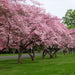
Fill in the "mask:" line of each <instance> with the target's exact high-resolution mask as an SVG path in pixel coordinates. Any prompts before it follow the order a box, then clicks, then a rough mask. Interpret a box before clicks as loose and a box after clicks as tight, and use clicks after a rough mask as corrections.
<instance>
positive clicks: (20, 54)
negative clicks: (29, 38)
mask: <svg viewBox="0 0 75 75" xmlns="http://www.w3.org/2000/svg"><path fill="white" fill-rule="evenodd" d="M21 56H22V50H21V49H20V50H19V52H18V64H21V63H22V61H21Z"/></svg>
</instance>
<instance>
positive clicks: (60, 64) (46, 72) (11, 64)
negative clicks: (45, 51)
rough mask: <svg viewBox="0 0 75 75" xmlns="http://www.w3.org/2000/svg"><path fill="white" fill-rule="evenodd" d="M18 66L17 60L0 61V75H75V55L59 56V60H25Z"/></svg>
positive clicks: (39, 57)
mask: <svg viewBox="0 0 75 75" xmlns="http://www.w3.org/2000/svg"><path fill="white" fill-rule="evenodd" d="M22 62H23V63H22V64H17V60H16V59H6V60H0V75H75V54H70V55H69V54H66V55H65V56H64V55H63V54H58V57H57V58H53V59H50V58H49V56H46V58H45V59H44V60H43V59H42V56H38V57H36V59H35V61H34V62H33V61H31V59H30V58H28V59H23V60H22Z"/></svg>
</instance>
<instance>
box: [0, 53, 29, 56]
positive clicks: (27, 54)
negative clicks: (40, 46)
mask: <svg viewBox="0 0 75 75" xmlns="http://www.w3.org/2000/svg"><path fill="white" fill-rule="evenodd" d="M15 55H18V53H15V54H12V53H10V54H0V56H15ZM23 55H28V54H27V53H23Z"/></svg>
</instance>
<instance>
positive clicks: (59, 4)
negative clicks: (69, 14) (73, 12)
mask: <svg viewBox="0 0 75 75" xmlns="http://www.w3.org/2000/svg"><path fill="white" fill-rule="evenodd" d="M37 1H38V2H40V3H42V4H43V5H42V6H41V7H42V8H44V9H46V11H47V12H49V13H50V14H52V15H54V16H58V17H59V18H62V17H63V16H65V13H66V11H67V10H68V9H75V0H37Z"/></svg>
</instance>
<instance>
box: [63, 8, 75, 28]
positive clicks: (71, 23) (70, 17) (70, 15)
mask: <svg viewBox="0 0 75 75" xmlns="http://www.w3.org/2000/svg"><path fill="white" fill-rule="evenodd" d="M63 19H64V20H63V23H64V24H66V26H67V28H68V29H70V28H75V10H72V9H69V10H67V12H66V14H65V16H64V17H63Z"/></svg>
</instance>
